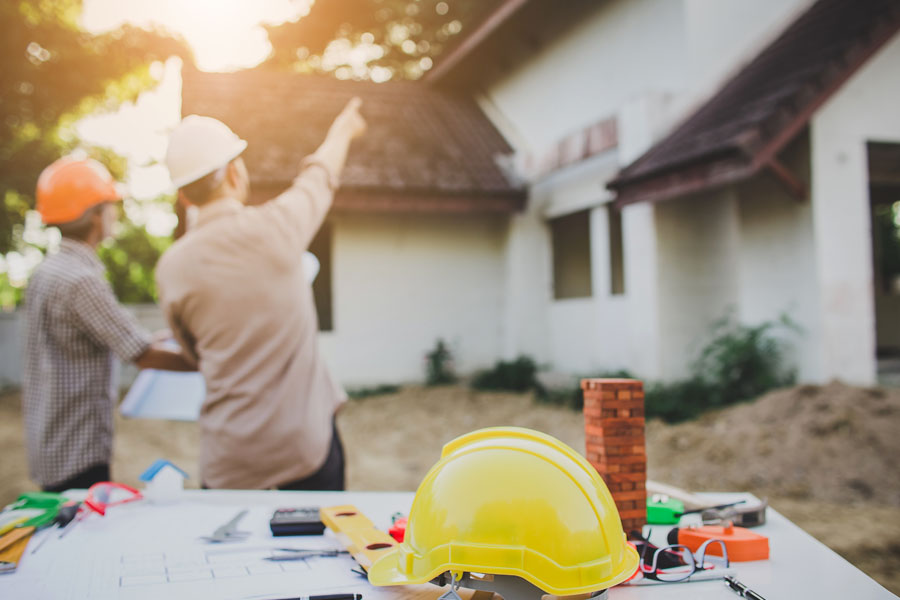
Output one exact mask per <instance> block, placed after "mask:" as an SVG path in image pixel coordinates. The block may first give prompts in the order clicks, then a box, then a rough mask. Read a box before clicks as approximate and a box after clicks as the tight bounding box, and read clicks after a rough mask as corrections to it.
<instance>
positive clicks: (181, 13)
mask: <svg viewBox="0 0 900 600" xmlns="http://www.w3.org/2000/svg"><path fill="white" fill-rule="evenodd" d="M311 3H312V0H84V10H83V13H82V21H81V25H82V27H84V28H85V29H86V30H88V31H90V32H92V33H100V32H104V31H109V30H112V29H116V28H117V27H119V26H120V25H122V24H125V23H130V24H133V25H137V26H143V27H153V26H156V27H163V28H165V29H168V30H170V31H172V32H174V33H178V34H180V35H181V36H183V37H184V38H185V40H186V41H187V42H188V44H190V46H191V49H192V50H193V52H194V54H195V58H196V61H197V65H198V67H199V68H201V69H203V70H206V71H231V70H236V69H242V68H248V67H252V66H255V65H257V64H259V63H260V62H262V61H263V60H264V59H265V58H266V57H267V56H268V54H269V52H270V50H271V44H269V41H268V38H267V37H266V33H265V30H264V29H263V28H262V26H261V25H262V24H265V23H269V24H277V23H283V22H285V21H289V20H296V19H298V18H300V17H302V16H304V15H306V14H307V13H308V12H309V7H310V5H311ZM180 69H181V61H180V60H179V59H177V58H173V59H170V60H169V61H167V62H166V63H165V64H163V63H156V64H154V65H152V68H151V74H152V75H153V76H154V77H155V78H156V79H157V80H158V81H159V85H157V86H156V87H155V88H154V89H153V90H150V91H148V92H145V93H144V94H142V95H141V96H140V97H139V98H138V99H137V101H136V102H134V103H126V104H124V105H122V106H121V107H120V108H119V109H118V110H117V111H115V112H113V113H108V114H101V115H95V116H91V117H87V118H85V119H83V120H82V121H80V122H79V123H78V125H77V130H78V134H79V136H80V137H81V138H82V139H84V140H85V141H86V142H88V143H90V144H94V145H100V146H106V147H109V148H112V149H113V150H115V151H116V152H117V153H119V154H122V155H123V156H125V157H127V158H128V159H129V166H130V169H129V173H128V182H127V184H128V189H129V195H130V196H132V197H133V198H136V199H138V200H147V199H151V198H155V197H156V196H158V195H159V194H160V193H163V192H165V191H168V190H169V189H170V187H171V182H170V181H169V178H168V172H167V171H166V169H165V167H164V166H163V165H162V161H163V158H164V156H165V150H166V135H167V133H168V132H169V131H170V130H171V129H172V128H173V127H174V126H175V125H176V124H177V123H178V121H179V119H180V118H181V75H180ZM126 210H127V211H128V215H129V217H131V218H132V219H133V220H134V221H135V222H137V223H138V224H139V225H144V226H146V227H147V229H148V231H149V232H150V233H151V234H154V235H168V234H169V233H170V232H171V230H172V228H173V227H174V226H175V219H174V215H172V214H171V211H169V210H166V209H165V208H163V207H158V206H147V205H146V203H127V204H126Z"/></svg>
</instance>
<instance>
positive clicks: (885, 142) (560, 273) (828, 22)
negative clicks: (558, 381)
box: [427, 0, 900, 384]
mask: <svg viewBox="0 0 900 600" xmlns="http://www.w3.org/2000/svg"><path fill="white" fill-rule="evenodd" d="M503 5H504V6H501V10H502V9H503V8H504V7H505V8H506V16H505V17H504V19H503V20H500V19H494V20H493V21H492V20H488V21H486V22H485V23H486V25H485V26H483V27H482V28H481V29H480V30H479V31H476V32H474V33H470V36H472V37H474V38H477V39H479V40H480V41H478V42H477V43H470V44H469V45H467V46H466V47H463V48H462V49H459V50H458V51H457V52H455V53H452V54H451V55H450V56H448V57H446V58H445V59H444V61H443V62H439V63H438V64H437V66H436V68H435V70H434V71H433V72H432V73H431V74H430V75H429V76H428V78H427V80H428V81H429V82H430V83H432V84H436V85H439V86H444V87H447V88H454V89H459V88H460V87H465V88H466V89H470V90H472V92H473V93H475V94H476V95H477V97H478V98H479V100H480V104H481V105H482V107H483V108H484V110H485V112H486V114H488V115H489V116H490V117H491V118H492V120H493V121H494V122H495V124H497V126H498V127H499V128H500V130H501V131H502V132H503V133H504V135H506V137H507V139H508V140H510V142H511V143H512V144H513V146H514V147H515V148H516V151H517V158H518V160H517V164H518V165H519V169H520V172H521V173H523V174H524V175H525V177H526V178H527V180H528V182H529V199H528V203H527V208H526V210H525V211H524V212H523V213H521V214H517V215H515V216H514V217H513V218H512V222H511V225H510V234H509V240H508V243H507V247H506V256H505V261H506V282H507V287H506V289H505V293H504V298H505V308H504V311H503V312H504V317H505V319H506V321H505V322H506V326H505V328H504V332H505V335H504V339H503V350H504V353H505V354H506V355H513V354H517V353H523V352H524V353H528V354H531V355H533V356H536V357H538V358H539V359H541V360H542V361H546V362H549V363H550V364H552V365H554V366H555V367H556V368H558V369H560V370H566V371H575V372H590V371H591V370H598V369H603V368H606V369H608V368H612V367H625V368H628V369H630V370H632V371H633V372H635V373H638V374H640V375H641V376H642V377H646V378H650V379H657V378H659V379H671V378H675V377H679V376H682V375H684V374H685V372H686V370H687V368H688V364H689V362H690V361H691V359H692V358H693V356H694V352H696V350H698V349H699V348H698V347H699V345H700V344H701V343H702V341H703V339H704V333H706V332H707V330H708V328H709V325H710V323H711V322H712V321H713V320H715V319H717V318H719V317H721V316H722V315H723V314H725V312H726V310H728V309H729V307H732V308H733V309H734V310H735V311H736V316H737V317H738V319H739V320H741V321H742V322H746V323H751V324H753V323H759V322H761V321H765V320H772V319H775V318H777V317H778V316H779V315H780V314H781V313H784V312H786V313H788V314H789V316H790V317H791V318H792V319H793V320H794V321H795V322H797V323H798V324H799V325H800V326H801V327H802V329H803V334H802V335H801V336H799V337H798V338H797V339H796V340H795V343H794V347H793V351H792V358H793V360H795V361H796V364H797V367H798V369H799V377H800V379H801V380H804V381H813V382H820V381H826V380H828V379H831V378H841V379H843V380H845V381H848V382H853V383H860V384H870V383H873V382H874V380H875V377H876V350H881V351H882V352H889V351H897V350H898V349H900V296H898V295H897V289H896V287H895V286H892V282H891V281H885V280H884V278H883V277H881V274H880V273H878V274H876V273H875V271H874V270H873V236H872V234H871V230H872V221H871V219H872V216H871V213H872V210H871V206H872V204H873V203H884V202H895V201H897V200H900V188H898V183H900V110H898V107H900V35H898V28H900V5H898V4H897V3H896V2H891V1H890V0H871V1H869V0H867V1H862V2H858V1H853V0H819V1H818V2H810V1H809V0H758V1H754V2H745V1H743V0H610V1H605V2H573V3H551V2H540V1H532V2H514V1H510V2H505V3H503ZM877 250H878V249H877V248H875V252H874V254H875V255H876V256H877V254H878V252H877ZM876 275H878V277H876Z"/></svg>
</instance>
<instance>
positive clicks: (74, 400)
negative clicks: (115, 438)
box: [22, 238, 150, 487]
mask: <svg viewBox="0 0 900 600" xmlns="http://www.w3.org/2000/svg"><path fill="white" fill-rule="evenodd" d="M103 274H104V268H103V263H101V262H100V260H99V259H98V258H97V255H96V254H95V252H94V250H93V249H92V248H91V247H90V246H88V245H87V244H84V243H82V242H78V241H74V240H71V239H67V238H63V240H62V244H61V246H60V251H59V252H58V253H57V254H54V255H51V256H48V257H47V258H46V259H44V262H43V263H41V265H40V266H39V267H38V268H37V270H36V271H35V273H34V275H33V276H32V278H31V281H30V282H29V284H28V290H27V292H26V298H25V314H26V328H27V335H26V339H25V369H24V370H25V374H24V375H25V376H24V389H23V394H22V403H23V412H24V414H25V435H26V439H27V451H28V464H29V470H30V475H31V478H32V479H34V480H35V481H36V482H37V483H39V484H40V485H42V486H45V487H46V486H51V485H57V484H60V483H62V482H64V481H65V480H67V479H69V478H71V477H73V476H75V475H77V474H78V473H80V472H81V471H84V470H85V469H88V468H90V467H92V466H94V465H97V464H100V463H107V464H108V463H109V462H110V459H111V458H112V433H113V408H114V407H115V399H116V398H117V394H116V390H115V389H114V388H115V382H116V372H115V368H116V363H115V360H114V359H113V354H115V355H117V356H118V357H119V358H121V359H122V360H124V361H129V362H131V361H133V360H135V359H136V358H138V357H139V356H140V355H141V354H143V353H144V352H145V351H146V350H147V348H148V347H149V345H150V335H149V333H147V332H146V331H145V330H143V329H142V328H141V327H140V325H138V323H137V320H136V319H135V318H134V317H133V316H132V315H131V314H130V313H129V312H128V311H126V310H125V309H124V308H122V306H121V305H119V303H118V302H117V301H116V298H115V296H114V295H113V293H112V289H111V288H110V286H109V284H108V283H107V282H106V280H105V279H104V277H103Z"/></svg>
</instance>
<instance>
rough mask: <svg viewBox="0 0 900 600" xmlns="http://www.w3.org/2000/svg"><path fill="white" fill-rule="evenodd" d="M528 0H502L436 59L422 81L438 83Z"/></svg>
mask: <svg viewBox="0 0 900 600" xmlns="http://www.w3.org/2000/svg"><path fill="white" fill-rule="evenodd" d="M528 1H529V0H504V1H503V2H501V3H500V5H499V6H498V7H497V8H495V9H494V11H493V12H492V13H491V14H490V15H488V17H487V18H486V19H485V20H484V21H482V22H481V23H480V24H479V25H478V27H476V28H475V30H474V31H473V32H472V33H470V34H469V35H468V36H467V37H466V39H464V40H463V41H462V42H461V43H460V44H459V45H458V46H456V48H454V49H453V50H452V51H451V52H450V53H448V54H447V55H446V56H445V57H443V58H442V59H441V60H439V61H438V63H437V64H436V65H435V66H434V68H433V69H431V70H430V71H428V73H426V75H425V77H423V78H422V81H424V82H425V83H428V84H435V83H438V82H439V81H440V80H441V79H443V78H444V76H446V75H447V74H448V73H450V72H451V71H452V70H453V69H454V68H456V66H457V65H458V64H459V63H460V62H462V61H463V59H465V58H466V57H467V56H469V55H470V54H471V53H472V52H473V51H474V50H475V49H476V48H478V47H479V46H480V45H481V44H482V43H483V42H484V41H485V40H487V39H488V38H489V37H490V36H491V34H493V33H494V32H495V31H496V30H497V28H499V27H500V26H501V25H503V24H504V23H505V22H506V21H507V20H509V18H510V17H512V15H513V14H515V13H516V11H518V10H519V9H520V8H522V7H523V6H524V5H525V4H527V3H528Z"/></svg>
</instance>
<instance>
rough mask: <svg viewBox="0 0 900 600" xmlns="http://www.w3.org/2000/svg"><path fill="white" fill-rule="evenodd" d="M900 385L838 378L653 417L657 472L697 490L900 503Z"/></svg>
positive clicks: (651, 451)
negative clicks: (666, 419) (684, 416)
mask: <svg viewBox="0 0 900 600" xmlns="http://www.w3.org/2000/svg"><path fill="white" fill-rule="evenodd" d="M898 433H900V390H897V389H881V388H873V389H865V388H856V387H850V386H847V385H843V384H840V383H831V384H829V385H826V386H811V385H807V386H799V387H794V388H789V389H784V390H778V391H775V392H772V393H770V394H767V395H765V396H763V397H761V398H759V399H758V400H756V401H755V402H752V403H748V404H743V405H738V406H734V407H731V408H728V409H725V410H721V411H717V412H714V413H708V414H706V415H704V416H703V417H701V418H700V419H698V420H696V421H692V422H689V423H683V424H679V425H665V424H663V423H660V422H656V421H652V422H650V423H648V425H647V443H648V448H647V454H648V457H649V463H650V467H649V470H650V473H649V475H650V477H651V478H654V479H659V480H662V481H666V482H670V483H673V484H675V485H679V486H681V487H685V488H687V489H693V490H752V491H754V492H755V493H757V494H768V495H773V496H779V497H783V498H790V499H796V500H812V501H819V502H830V503H838V504H859V503H873V504H878V505H882V506H893V507H898V506H900V466H898V464H897V457H898V456H900V435H898Z"/></svg>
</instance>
